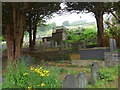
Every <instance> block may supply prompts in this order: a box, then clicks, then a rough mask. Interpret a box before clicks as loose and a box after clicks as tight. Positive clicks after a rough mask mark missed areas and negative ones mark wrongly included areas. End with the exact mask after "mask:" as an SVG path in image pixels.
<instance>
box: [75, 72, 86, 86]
mask: <svg viewBox="0 0 120 90" xmlns="http://www.w3.org/2000/svg"><path fill="white" fill-rule="evenodd" d="M87 84H88V82H87V77H86V75H85V73H84V72H81V73H79V74H78V76H77V77H76V79H75V87H76V88H86V87H87Z"/></svg>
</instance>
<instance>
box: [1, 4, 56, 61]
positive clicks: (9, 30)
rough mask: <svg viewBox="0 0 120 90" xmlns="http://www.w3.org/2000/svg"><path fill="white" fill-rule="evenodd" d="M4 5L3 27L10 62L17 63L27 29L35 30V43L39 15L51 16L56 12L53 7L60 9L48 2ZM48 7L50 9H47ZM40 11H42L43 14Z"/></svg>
mask: <svg viewBox="0 0 120 90" xmlns="http://www.w3.org/2000/svg"><path fill="white" fill-rule="evenodd" d="M2 5H3V9H2V10H3V11H2V12H3V13H2V14H3V15H2V16H3V18H2V19H3V22H2V27H3V28H4V30H3V31H5V35H4V36H5V39H6V42H7V52H8V60H12V61H15V62H16V61H17V59H18V58H19V56H20V54H21V47H22V44H23V36H24V31H25V28H27V29H28V28H31V29H34V32H33V35H34V36H33V37H34V40H33V41H35V37H36V28H37V26H36V25H37V24H38V23H37V20H38V18H39V15H46V16H49V14H50V13H51V12H50V11H52V12H54V11H55V10H56V8H53V7H56V6H57V7H58V5H53V4H49V3H48V2H44V3H43V2H41V3H27V2H13V3H12V2H11V3H3V4H2ZM48 6H49V8H47V7H48ZM50 7H51V8H50ZM54 9H55V10H54ZM40 11H42V13H43V14H42V13H41V12H40ZM38 12H40V13H38ZM46 12H47V13H46ZM30 14H31V15H30ZM33 14H34V16H33ZM27 15H29V20H28V19H26V17H27ZM27 20H28V21H29V22H31V21H32V23H27V24H26V21H27ZM31 25H32V26H31Z"/></svg>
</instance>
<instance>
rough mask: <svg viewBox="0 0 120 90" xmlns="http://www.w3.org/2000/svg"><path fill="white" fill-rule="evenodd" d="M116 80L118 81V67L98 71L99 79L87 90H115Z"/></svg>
mask: <svg viewBox="0 0 120 90" xmlns="http://www.w3.org/2000/svg"><path fill="white" fill-rule="evenodd" d="M119 67H120V66H119ZM117 79H118V65H116V67H112V68H107V67H104V68H101V70H100V78H99V80H98V81H97V83H96V84H94V85H88V88H117V85H116V84H117V83H118V82H117ZM115 82H116V84H115ZM111 85H112V86H111Z"/></svg>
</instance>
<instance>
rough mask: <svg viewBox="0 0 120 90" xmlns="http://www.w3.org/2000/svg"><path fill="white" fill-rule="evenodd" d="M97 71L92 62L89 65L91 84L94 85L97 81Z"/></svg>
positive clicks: (96, 64) (95, 64) (95, 63)
mask: <svg viewBox="0 0 120 90" xmlns="http://www.w3.org/2000/svg"><path fill="white" fill-rule="evenodd" d="M99 70H100V67H99V65H98V63H97V62H93V63H92V65H91V81H92V84H95V83H96V81H97V80H98V79H99Z"/></svg>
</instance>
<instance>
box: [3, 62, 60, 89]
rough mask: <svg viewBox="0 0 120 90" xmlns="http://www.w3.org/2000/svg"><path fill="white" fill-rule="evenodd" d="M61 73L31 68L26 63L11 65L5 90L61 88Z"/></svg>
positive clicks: (4, 85) (48, 69)
mask: <svg viewBox="0 0 120 90" xmlns="http://www.w3.org/2000/svg"><path fill="white" fill-rule="evenodd" d="M58 75H59V72H58V70H57V69H55V68H43V67H40V66H38V67H30V68H28V67H27V66H26V64H25V63H23V62H22V63H21V62H19V63H17V65H16V67H13V65H12V64H11V65H10V66H9V71H8V72H7V73H6V75H5V81H4V83H3V88H60V85H61V82H60V80H59V76H58Z"/></svg>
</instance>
